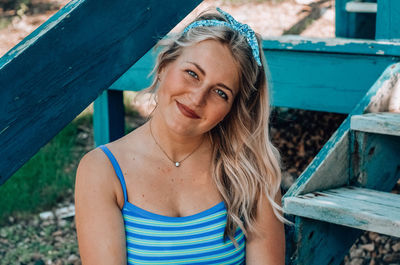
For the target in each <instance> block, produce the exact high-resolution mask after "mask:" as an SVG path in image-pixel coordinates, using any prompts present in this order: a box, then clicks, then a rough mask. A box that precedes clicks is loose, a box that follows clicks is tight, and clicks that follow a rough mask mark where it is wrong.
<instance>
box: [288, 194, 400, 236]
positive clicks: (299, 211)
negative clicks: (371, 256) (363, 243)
mask: <svg viewBox="0 0 400 265" xmlns="http://www.w3.org/2000/svg"><path fill="white" fill-rule="evenodd" d="M284 211H285V213H289V214H293V215H297V216H302V217H307V218H311V219H316V220H320V221H325V222H330V223H334V224H339V225H345V226H350V227H354V228H358V229H362V230H368V231H373V232H377V233H381V234H386V235H391V236H397V237H400V195H398V194H393V193H388V192H381V191H376V190H370V189H364V188H358V187H352V186H349V187H342V188H337V189H331V190H326V191H323V192H313V193H308V194H305V195H301V196H295V197H287V198H285V199H284Z"/></svg>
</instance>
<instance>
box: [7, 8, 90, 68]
mask: <svg viewBox="0 0 400 265" xmlns="http://www.w3.org/2000/svg"><path fill="white" fill-rule="evenodd" d="M85 1H86V0H75V1H71V2H70V3H69V4H67V5H66V6H65V7H64V8H63V9H61V10H60V11H59V12H57V13H56V14H55V15H54V16H53V17H56V16H59V17H58V18H57V19H56V20H54V21H51V18H50V19H49V20H47V22H45V23H44V24H42V26H40V27H39V28H38V29H37V30H35V31H34V32H33V33H32V34H31V35H29V36H28V37H27V38H25V39H24V40H23V41H22V42H20V44H18V45H17V46H15V47H14V49H12V50H10V51H9V52H8V53H7V54H6V55H5V56H4V57H3V58H5V62H4V63H2V64H1V65H0V70H1V69H3V68H4V67H5V66H6V65H7V64H8V63H9V62H10V61H12V60H13V59H14V58H16V57H18V55H20V54H21V53H22V52H23V51H25V50H26V49H27V48H28V47H29V46H31V45H32V44H33V43H35V42H36V41H37V40H38V39H39V38H40V37H42V36H43V35H44V34H46V33H47V32H48V31H50V30H51V29H53V28H55V27H56V26H57V25H58V23H60V22H61V21H62V20H63V19H64V18H68V17H69V16H70V13H71V12H73V11H74V10H75V9H76V8H77V7H78V6H79V5H80V4H81V3H83V2H85ZM63 12H64V13H63ZM0 63H1V60H0Z"/></svg>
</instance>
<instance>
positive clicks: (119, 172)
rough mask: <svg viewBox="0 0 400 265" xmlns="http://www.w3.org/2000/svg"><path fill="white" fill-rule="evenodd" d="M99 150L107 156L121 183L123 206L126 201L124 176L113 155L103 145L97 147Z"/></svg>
mask: <svg viewBox="0 0 400 265" xmlns="http://www.w3.org/2000/svg"><path fill="white" fill-rule="evenodd" d="M99 147H100V148H101V150H103V152H104V153H105V154H106V155H107V156H108V159H110V161H111V164H112V165H113V167H114V170H115V174H117V176H118V179H119V181H120V182H121V186H122V190H123V192H124V200H125V201H124V205H125V203H126V202H127V201H128V194H127V193H126V185H125V179H124V174H122V171H121V167H120V166H119V164H118V162H117V159H115V157H114V155H113V154H112V153H111V151H110V149H108V148H107V146H105V145H100V146H99Z"/></svg>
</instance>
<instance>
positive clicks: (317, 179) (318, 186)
mask: <svg viewBox="0 0 400 265" xmlns="http://www.w3.org/2000/svg"><path fill="white" fill-rule="evenodd" d="M399 72H400V63H397V64H393V65H391V66H389V67H387V68H386V70H385V71H384V72H383V73H382V75H381V76H380V78H379V79H378V80H377V81H376V82H375V83H374V85H373V86H372V87H371V88H370V89H369V91H368V92H367V93H366V94H365V96H364V97H363V99H362V100H361V101H360V102H359V103H358V104H357V106H356V107H355V108H354V109H353V111H352V112H351V113H350V115H349V117H347V118H346V119H345V120H344V121H343V123H342V124H341V125H340V127H339V128H338V130H337V131H336V132H335V133H334V134H333V135H332V137H331V138H330V139H329V140H328V141H327V143H326V144H325V145H324V146H323V147H322V149H321V150H320V151H319V153H318V154H317V155H316V156H315V158H314V159H313V161H311V163H310V164H309V165H308V167H307V168H306V169H305V170H304V172H303V173H302V174H301V175H300V177H299V178H298V179H297V180H296V182H295V183H294V184H293V185H292V187H291V188H290V189H289V190H288V191H287V192H286V194H285V196H284V197H291V196H297V195H301V194H305V193H309V192H314V191H317V190H323V189H330V188H336V187H338V184H337V183H340V184H345V182H349V181H350V173H349V172H345V174H341V175H338V174H334V172H331V171H333V170H334V169H335V168H337V167H339V168H341V166H339V164H338V162H340V163H342V162H341V161H339V160H337V159H338V158H340V157H343V156H345V154H344V153H348V151H349V150H345V149H343V147H344V145H343V141H347V142H348V141H349V129H350V117H351V116H353V115H357V114H363V113H364V111H365V109H366V108H368V106H369V104H370V101H371V98H372V97H373V96H374V95H375V94H376V93H377V91H379V89H380V88H381V87H382V85H384V84H385V83H386V82H387V81H388V80H391V78H393V76H395V75H396V74H397V73H399ZM345 138H347V139H345ZM346 145H348V144H346ZM343 152H344V153H343ZM349 160H350V158H349ZM343 161H344V159H343ZM350 169H351V165H350ZM331 178H334V179H333V180H332V179H331ZM335 179H336V180H335ZM346 179H347V180H346ZM331 184H333V185H332V186H331ZM330 186H331V187H330Z"/></svg>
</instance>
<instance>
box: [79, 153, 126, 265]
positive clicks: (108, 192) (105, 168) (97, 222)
mask: <svg viewBox="0 0 400 265" xmlns="http://www.w3.org/2000/svg"><path fill="white" fill-rule="evenodd" d="M116 181H117V182H116ZM118 181H119V180H118V178H117V176H115V173H114V170H113V168H112V165H111V163H110V162H109V161H107V158H106V156H105V155H104V154H103V153H102V151H101V150H100V149H95V150H93V151H91V152H89V153H88V154H86V155H85V156H84V157H83V158H82V160H81V161H80V163H79V166H78V170H77V173H76V182H75V221H76V230H77V235H78V243H79V252H80V256H81V259H82V264H83V265H92V264H93V265H94V264H96V265H101V264H107V265H108V264H121V265H122V264H124V265H126V263H127V262H126V246H125V231H124V223H123V218H122V214H121V210H120V208H119V207H118V203H117V197H116V195H115V194H116V192H115V190H116V188H117V186H116V185H118V184H119V182H118ZM120 189H121V188H120Z"/></svg>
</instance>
